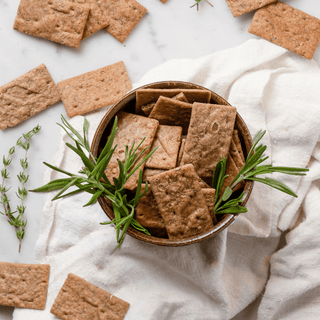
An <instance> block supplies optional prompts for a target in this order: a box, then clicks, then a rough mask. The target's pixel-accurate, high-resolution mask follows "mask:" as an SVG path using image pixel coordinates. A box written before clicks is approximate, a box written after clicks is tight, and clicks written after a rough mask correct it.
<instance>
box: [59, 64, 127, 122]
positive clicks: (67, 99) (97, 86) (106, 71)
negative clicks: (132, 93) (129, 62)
mask: <svg viewBox="0 0 320 320" xmlns="http://www.w3.org/2000/svg"><path fill="white" fill-rule="evenodd" d="M58 88H59V91H60V95H61V99H62V101H63V103H64V106H65V108H66V112H67V115H68V116H69V117H70V118H72V117H74V116H76V115H81V114H85V113H88V112H90V111H94V110H97V109H100V108H102V107H106V106H108V105H111V104H114V103H115V102H117V101H118V100H119V99H120V98H121V97H122V96H123V95H124V94H125V93H127V92H128V91H129V90H131V89H132V85H131V82H130V79H129V77H128V74H127V70H126V67H125V65H124V63H123V61H119V62H117V63H114V64H112V65H109V66H106V67H103V68H101V69H98V70H94V71H90V72H87V73H84V74H81V75H79V76H76V77H73V78H70V79H67V80H63V81H60V82H59V83H58Z"/></svg>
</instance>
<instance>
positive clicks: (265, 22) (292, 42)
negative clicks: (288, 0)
mask: <svg viewBox="0 0 320 320" xmlns="http://www.w3.org/2000/svg"><path fill="white" fill-rule="evenodd" d="M248 31H249V32H250V33H252V34H255V35H257V36H259V37H261V38H264V39H266V40H268V41H270V42H272V43H274V44H277V45H279V46H281V47H283V48H286V49H288V50H290V51H292V52H294V53H297V54H299V55H300V56H302V57H305V58H307V59H310V60H311V59H312V57H313V55H314V53H315V51H316V49H317V47H318V45H319V42H320V20H319V19H317V18H315V17H313V16H311V15H309V14H307V13H305V12H302V11H300V10H298V9H295V8H293V7H291V6H289V5H287V4H285V3H282V2H280V1H279V2H276V3H274V4H273V3H272V4H269V5H267V6H265V7H263V8H261V9H259V10H258V11H257V12H256V13H255V15H254V17H253V19H252V22H251V25H250V27H249V30H248Z"/></svg>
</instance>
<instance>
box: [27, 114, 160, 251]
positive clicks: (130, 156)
mask: <svg viewBox="0 0 320 320" xmlns="http://www.w3.org/2000/svg"><path fill="white" fill-rule="evenodd" d="M61 117H62V125H60V124H59V125H60V126H61V127H62V128H63V129H64V130H65V131H66V133H67V134H68V136H69V137H70V138H71V139H72V140H73V141H74V142H75V145H76V146H73V145H71V144H69V143H66V145H67V146H68V147H69V148H70V149H71V150H72V151H74V152H75V153H76V154H77V155H78V156H79V157H80V158H81V160H82V163H83V165H84V168H83V169H82V170H81V171H80V172H79V173H80V175H78V174H73V173H70V172H67V171H64V170H62V169H59V168H57V167H55V166H52V165H50V164H48V163H46V162H44V164H45V165H47V166H48V167H50V168H51V169H53V170H56V171H58V172H61V173H63V174H66V175H67V176H69V177H68V178H62V179H57V180H53V181H50V182H49V183H48V184H46V185H44V186H42V187H40V188H37V189H34V190H31V191H33V192H49V191H53V190H60V191H59V192H58V194H57V195H56V196H55V197H54V198H53V199H52V200H57V199H61V198H64V197H66V196H71V195H75V194H78V193H80V192H88V193H90V194H92V197H91V199H90V200H89V202H88V203H86V204H85V205H84V206H89V205H91V204H94V203H96V202H97V200H98V198H99V197H100V196H103V197H106V198H108V199H109V200H110V201H111V203H112V208H113V211H114V215H115V219H114V220H112V221H110V222H104V223H101V224H102V225H107V224H114V225H115V229H116V235H117V242H118V246H117V248H120V246H121V244H122V242H123V240H124V238H125V235H126V231H127V229H128V228H129V226H132V227H133V228H135V229H137V230H139V231H141V232H144V233H146V234H148V235H150V233H149V232H148V230H147V229H145V228H144V227H142V226H141V225H140V224H139V223H138V222H137V221H136V220H135V219H134V208H135V207H136V206H137V204H138V202H139V200H140V198H141V197H142V196H143V195H144V194H145V193H146V192H147V191H148V184H147V183H146V189H145V191H144V192H143V193H142V194H140V192H141V184H142V170H140V172H139V180H138V187H137V190H136V193H135V197H134V198H133V199H131V200H128V199H127V194H126V190H125V188H124V186H125V183H126V182H127V181H128V180H129V178H130V177H131V176H132V174H133V173H135V172H136V171H137V170H138V169H139V168H140V167H141V165H142V164H143V163H144V162H145V161H147V159H148V158H149V157H151V155H152V154H153V153H154V152H155V150H156V149H157V148H155V149H154V150H152V151H151V152H150V153H149V154H148V155H147V156H146V157H144V159H143V160H142V161H140V162H139V163H138V164H137V160H138V159H139V158H140V157H141V156H142V155H143V154H144V152H145V151H146V150H147V149H148V148H149V147H146V148H144V149H143V150H142V151H141V152H140V153H139V154H137V151H138V149H139V148H140V146H141V145H142V143H143V142H144V140H145V139H143V140H142V141H141V142H140V143H139V145H138V146H136V147H135V143H134V142H133V144H132V146H131V147H130V149H129V147H128V146H126V150H125V161H124V163H122V162H121V161H120V160H118V165H119V171H120V173H119V176H118V178H114V179H113V184H112V183H111V182H110V181H109V179H108V177H107V176H106V174H105V172H104V171H105V169H106V168H107V166H108V164H109V162H110V160H111V157H112V155H113V153H114V151H115V149H116V147H117V145H115V146H114V147H113V148H112V145H113V142H114V138H115V135H116V132H117V121H118V120H117V117H115V121H114V124H113V127H112V131H111V134H110V136H109V139H108V142H107V144H106V145H105V146H104V148H103V150H102V151H101V153H100V155H99V157H98V158H95V157H94V156H93V155H92V154H91V151H90V146H89V143H88V140H87V133H88V128H89V122H88V121H87V120H86V119H85V120H84V124H83V136H81V135H80V134H79V133H78V132H77V131H76V129H75V128H73V127H72V126H71V125H70V123H68V121H67V120H66V119H65V118H64V117H63V116H61ZM83 149H85V150H86V151H87V153H89V157H88V156H87V155H86V154H85V152H84V150H83ZM71 187H76V190H73V191H71V192H68V193H66V191H67V190H68V189H69V188H71ZM121 229H122V231H121Z"/></svg>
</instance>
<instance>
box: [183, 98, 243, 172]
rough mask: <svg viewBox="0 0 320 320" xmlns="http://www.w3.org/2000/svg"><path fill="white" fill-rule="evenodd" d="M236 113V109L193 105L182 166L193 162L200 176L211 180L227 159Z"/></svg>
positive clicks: (212, 105) (199, 104)
mask: <svg viewBox="0 0 320 320" xmlns="http://www.w3.org/2000/svg"><path fill="white" fill-rule="evenodd" d="M236 114H237V110H236V108H235V107H231V106H222V105H216V104H203V103H194V104H193V107H192V116H191V120H190V126H189V131H188V136H187V141H186V144H185V148H184V153H183V156H182V160H181V165H184V164H189V163H191V164H193V165H194V168H195V171H196V173H197V174H198V175H199V176H200V177H212V175H213V170H214V168H215V166H216V164H217V163H218V162H219V161H220V160H221V159H222V158H223V157H226V158H227V156H228V153H229V148H230V143H231V137H232V133H233V128H234V123H235V119H236Z"/></svg>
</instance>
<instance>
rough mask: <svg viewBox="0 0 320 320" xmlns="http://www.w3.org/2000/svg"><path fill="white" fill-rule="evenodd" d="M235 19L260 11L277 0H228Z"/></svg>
mask: <svg viewBox="0 0 320 320" xmlns="http://www.w3.org/2000/svg"><path fill="white" fill-rule="evenodd" d="M226 1H227V4H228V6H229V9H230V11H231V13H232V14H233V16H234V17H238V16H241V15H242V14H245V13H248V12H250V11H253V10H256V9H259V8H261V7H263V6H265V5H267V4H269V3H272V2H275V1H277V0H226Z"/></svg>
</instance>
